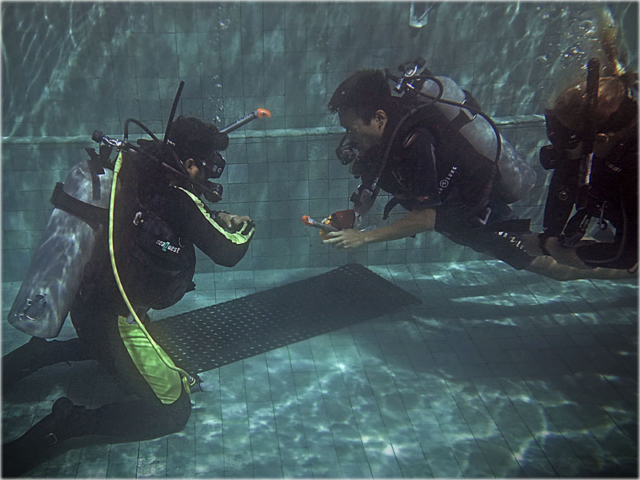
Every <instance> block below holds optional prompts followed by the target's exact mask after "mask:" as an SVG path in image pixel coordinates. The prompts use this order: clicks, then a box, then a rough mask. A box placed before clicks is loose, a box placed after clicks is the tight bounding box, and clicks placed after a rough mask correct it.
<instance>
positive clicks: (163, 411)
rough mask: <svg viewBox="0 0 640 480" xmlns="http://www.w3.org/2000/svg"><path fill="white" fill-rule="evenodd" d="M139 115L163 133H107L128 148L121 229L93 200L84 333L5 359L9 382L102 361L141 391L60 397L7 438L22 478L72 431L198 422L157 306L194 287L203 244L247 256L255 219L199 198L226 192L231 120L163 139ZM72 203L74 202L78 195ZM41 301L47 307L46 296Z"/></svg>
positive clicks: (133, 430) (174, 128) (139, 429)
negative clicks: (80, 399)
mask: <svg viewBox="0 0 640 480" xmlns="http://www.w3.org/2000/svg"><path fill="white" fill-rule="evenodd" d="M178 96H179V92H178ZM178 96H177V97H176V101H177V99H178ZM175 105H176V103H175V102H174V111H175ZM171 118H173V112H172V115H171ZM130 120H131V119H130ZM131 121H134V120H131ZM128 122H129V120H128V121H127V123H128ZM134 123H137V124H139V125H140V126H142V127H143V128H144V129H145V130H146V131H147V133H149V134H150V135H151V136H152V138H153V140H150V141H149V140H139V141H138V144H139V146H138V147H136V146H134V145H132V144H129V143H128V142H127V141H126V138H127V128H126V127H127V125H125V141H124V142H120V141H114V140H111V139H108V138H107V137H102V138H100V140H101V141H104V142H106V143H108V144H110V145H111V146H115V147H116V148H117V149H118V150H119V154H118V158H117V160H116V163H115V165H113V169H114V173H113V182H112V184H113V189H112V192H111V195H110V202H109V212H108V215H109V217H110V221H109V222H108V227H109V228H108V229H107V228H105V222H104V218H105V215H106V212H105V211H104V209H99V208H98V209H97V210H96V209H95V208H94V209H91V208H89V209H88V210H89V211H91V212H94V213H96V212H97V213H96V214H95V215H94V217H95V218H94V220H95V219H96V218H97V219H99V221H98V223H96V224H93V226H94V227H96V228H97V231H99V232H103V233H101V234H100V235H98V237H97V240H96V242H95V247H94V248H93V251H92V254H91V256H90V260H89V262H88V263H87V264H86V265H85V267H84V268H83V274H82V278H81V280H80V282H79V289H78V291H77V294H75V296H74V298H73V302H72V305H71V307H70V314H71V321H72V323H73V326H74V328H75V330H76V332H77V334H78V338H74V339H72V340H68V341H56V340H54V341H47V340H45V339H44V338H41V337H44V336H46V335H41V336H36V335H35V334H34V337H33V338H32V339H31V341H29V342H28V343H27V344H26V345H24V346H22V347H20V348H18V349H17V350H14V351H13V352H10V353H9V354H7V355H6V356H5V357H4V358H3V387H4V389H5V391H7V389H10V388H11V387H12V385H13V384H14V383H15V382H16V381H18V380H20V379H21V378H23V377H25V376H27V375H29V374H31V373H33V372H35V371H36V370H38V369H40V368H42V367H44V366H47V365H53V364H56V363H59V362H63V361H76V360H97V361H99V362H100V363H102V364H103V365H104V366H105V367H106V368H107V370H108V371H109V372H110V373H111V374H112V375H113V376H114V377H115V378H116V380H117V381H118V382H119V383H120V385H122V386H123V387H124V388H125V390H126V391H127V392H128V393H131V394H132V395H133V400H131V401H127V402H124V403H111V404H107V405H103V406H101V407H99V408H95V409H92V408H85V407H83V406H78V405H74V403H73V402H72V400H70V399H69V398H66V397H62V398H59V399H58V400H57V401H56V402H55V403H54V405H53V408H52V412H51V414H50V415H48V416H46V417H45V418H43V419H42V420H41V421H39V422H38V423H36V424H35V425H34V426H33V427H32V428H31V429H29V430H28V431H27V432H26V433H25V434H24V435H22V436H21V437H20V438H18V439H16V440H14V441H12V442H10V443H8V444H5V445H3V476H17V475H20V474H21V473H23V472H25V471H27V470H28V469H30V468H32V467H33V466H35V465H36V464H37V463H39V462H40V461H41V459H42V454H43V453H44V452H46V451H47V450H48V449H49V448H50V447H52V446H53V445H56V444H59V443H60V442H63V441H65V440H67V439H69V438H72V437H81V436H86V435H106V436H111V437H116V438H117V439H119V440H120V441H137V440H142V439H149V438H156V437H160V436H164V435H167V434H170V433H173V432H178V431H180V430H182V429H183V428H184V426H185V424H186V422H187V420H188V419H189V416H190V411H191V403H190V400H189V391H190V386H191V387H192V386H194V384H195V383H196V381H195V380H196V379H194V378H193V377H192V376H191V375H189V374H188V373H187V372H185V371H184V370H182V369H180V368H179V367H178V366H176V365H175V364H174V363H173V361H172V360H171V358H170V357H169V356H168V355H167V354H166V353H165V352H164V351H163V350H162V348H161V346H159V345H158V344H157V343H156V342H155V341H154V340H153V338H152V337H151V336H150V335H149V334H148V332H147V331H146V329H145V327H144V325H145V324H147V323H148V321H149V318H148V316H147V315H146V312H147V311H148V310H149V309H150V308H155V309H159V308H166V307H169V306H171V305H174V304H175V303H177V302H178V301H179V300H180V299H181V298H182V296H183V295H184V294H185V293H186V292H187V291H189V290H193V288H194V284H193V282H192V279H193V275H194V272H195V249H194V246H196V247H198V248H199V249H200V250H202V251H203V252H204V253H205V254H206V255H207V256H209V257H210V258H211V259H212V260H213V261H214V262H216V263H217V264H219V265H224V266H229V267H231V266H234V265H235V264H237V263H238V262H239V261H240V260H241V259H242V258H243V257H244V255H245V253H246V252H247V250H248V247H249V243H250V240H251V238H252V236H253V234H254V232H255V227H254V225H253V222H252V221H251V219H250V218H249V217H247V216H236V215H230V214H228V213H226V212H216V211H212V210H210V209H209V208H208V207H207V206H206V205H205V203H204V202H203V201H201V200H200V198H199V197H200V195H203V194H204V195H205V198H207V199H208V200H210V201H211V200H216V199H217V200H219V199H220V192H221V189H218V190H216V189H215V188H214V189H212V188H210V187H208V186H207V182H208V180H210V179H211V178H217V177H219V176H220V173H221V172H222V169H223V168H224V160H223V159H222V156H221V155H220V153H219V152H220V151H221V150H224V149H226V147H227V145H228V136H227V135H226V131H228V129H226V131H219V130H218V129H217V128H216V127H215V126H214V125H210V124H205V123H203V122H202V121H200V120H197V119H195V118H185V117H179V118H177V119H176V120H175V121H172V120H170V121H169V123H168V127H167V132H166V133H165V138H164V140H158V139H157V138H156V137H155V136H154V135H153V134H152V133H151V132H150V131H149V130H148V129H146V127H144V126H143V125H142V124H140V123H139V122H137V121H134ZM107 150H108V149H107ZM101 154H104V155H101V156H100V157H101V158H102V160H105V157H108V153H105V149H101ZM93 157H94V158H93V159H92V160H94V161H95V160H96V157H97V156H96V155H94V156H93ZM103 164H104V165H103V166H104V167H105V169H108V168H110V167H111V165H109V164H108V162H103ZM214 186H215V185H214ZM63 198H65V197H64V195H63ZM61 203H63V204H65V205H66V206H69V205H72V206H71V207H70V208H69V209H70V210H73V204H74V201H73V200H69V199H68V198H67V201H66V203H65V202H64V201H63V202H61ZM75 203H76V204H77V202H75ZM96 208H97V207H96ZM86 211H87V209H85V212H86ZM73 214H74V215H76V216H82V215H83V212H82V211H81V210H78V211H75V212H73ZM87 217H91V215H87ZM88 221H89V220H88ZM100 222H102V224H100V225H98V224H99V223H100ZM107 230H108V234H107ZM38 301H39V302H40V305H41V306H46V301H45V300H43V299H38ZM40 310H42V308H37V309H35V312H36V313H38V311H40ZM65 315H66V314H65ZM23 319H24V320H25V322H26V323H25V325H26V327H25V328H35V327H33V324H34V319H37V318H36V315H35V314H33V315H31V316H29V315H28V314H25V315H23ZM62 321H64V317H63V318H62V319H61V320H60V322H62ZM16 322H17V320H16ZM56 328H57V330H58V331H59V326H57V327H55V328H54V329H53V330H54V331H55V329H56ZM45 330H46V329H45ZM56 335H57V333H56Z"/></svg>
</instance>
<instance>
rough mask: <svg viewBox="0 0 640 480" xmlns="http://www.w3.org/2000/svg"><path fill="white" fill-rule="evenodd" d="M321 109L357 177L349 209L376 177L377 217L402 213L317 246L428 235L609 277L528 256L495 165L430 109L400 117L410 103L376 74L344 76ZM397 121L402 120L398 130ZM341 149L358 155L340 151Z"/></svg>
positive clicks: (581, 274) (554, 272) (518, 264)
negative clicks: (379, 193)
mask: <svg viewBox="0 0 640 480" xmlns="http://www.w3.org/2000/svg"><path fill="white" fill-rule="evenodd" d="M470 100H471V101H473V99H472V98H471V99H470ZM411 101H412V99H410V100H409V102H411ZM432 105H433V104H432ZM328 106H329V110H330V111H332V112H334V113H337V114H338V115H339V117H340V124H341V125H342V126H343V127H344V128H345V129H346V136H345V139H344V140H343V142H342V144H341V147H339V149H338V151H339V152H340V154H344V157H345V158H344V159H343V158H341V161H342V162H343V163H345V164H347V163H349V162H351V165H350V168H351V171H352V172H353V173H354V175H356V176H359V177H361V178H362V180H363V182H362V185H361V189H360V191H359V194H360V196H359V198H357V199H356V200H355V201H356V207H355V208H357V205H358V202H361V203H363V204H364V203H365V202H363V201H362V198H363V194H365V193H367V190H368V189H369V186H370V185H372V183H375V182H374V181H373V180H374V179H376V178H378V185H377V186H378V187H380V188H381V189H382V190H384V191H386V192H388V193H391V194H392V195H393V197H394V198H393V199H392V200H391V202H390V203H389V204H388V205H387V208H385V216H386V214H388V211H389V210H390V208H393V206H394V205H397V204H400V205H401V206H402V207H404V208H405V209H406V210H408V213H407V214H406V215H405V216H404V217H402V218H400V219H399V220H398V221H396V222H394V223H392V224H390V225H387V226H385V227H381V228H378V229H375V230H369V231H360V230H357V229H354V228H345V229H343V230H340V231H337V232H329V233H325V234H324V236H323V243H326V244H329V245H332V246H334V247H336V248H341V249H351V248H357V247H360V246H362V245H366V244H368V243H376V242H385V241H390V240H397V239H400V238H406V237H409V236H414V235H416V234H418V233H421V232H425V231H430V230H436V231H438V232H439V233H441V234H443V235H445V236H446V237H447V238H449V239H451V240H452V241H454V242H456V243H459V244H461V245H465V246H469V247H471V248H473V249H474V250H476V251H478V252H482V253H485V254H488V255H490V256H492V257H494V258H497V259H499V260H502V261H504V262H506V263H508V264H509V265H511V266H513V267H514V268H516V269H526V270H530V271H532V272H535V273H539V274H541V275H545V276H549V277H552V278H555V279H558V280H568V279H574V278H585V277H589V278H612V277H615V276H616V275H617V272H616V271H612V270H610V269H593V270H588V271H586V270H582V269H578V268H574V267H570V266H566V265H560V264H559V263H558V262H556V261H555V260H554V259H553V258H551V257H543V256H539V257H536V256H535V255H533V254H531V252H529V251H528V250H527V247H526V245H527V243H526V239H527V237H533V235H532V234H531V231H530V230H529V227H528V222H526V224H525V223H524V222H523V221H522V220H520V219H518V218H517V216H516V215H515V214H514V213H513V212H512V211H511V209H510V207H509V205H508V203H507V201H505V199H504V198H503V197H502V195H501V194H500V189H499V188H498V181H499V179H500V173H499V172H497V171H496V168H495V165H492V163H491V162H490V161H488V160H487V159H486V158H485V157H482V156H481V155H479V154H478V153H477V152H475V151H474V149H473V148H469V144H467V143H466V142H465V141H464V139H461V138H460V135H459V134H458V133H457V131H456V130H455V128H454V129H452V128H451V123H454V122H446V121H445V122H443V121H442V119H441V116H440V115H439V114H438V112H437V110H436V108H435V107H428V108H421V109H420V112H419V113H415V114H413V115H411V116H409V117H406V113H405V112H409V111H411V110H412V109H415V104H412V103H408V102H407V101H405V97H400V98H398V97H393V96H392V95H391V90H390V88H389V84H388V82H387V79H386V78H385V74H384V73H383V72H382V71H379V70H367V71H359V72H357V73H355V74H354V75H352V76H351V77H349V78H347V79H346V80H345V81H343V82H342V83H341V84H340V85H339V86H338V88H337V89H336V91H335V92H334V94H333V96H332V98H331V100H330V102H329V105H328ZM414 111H415V110H414ZM400 119H406V120H405V123H404V124H402V126H401V127H400V128H399V129H398V124H399V121H400ZM343 145H346V147H347V148H346V149H345V150H348V149H352V150H354V149H355V150H357V152H358V154H357V155H356V154H352V153H345V152H344V151H343V150H342V149H343ZM387 152H388V155H387V156H386V155H385V154H386V153H387ZM340 154H339V155H340ZM385 156H386V157H387V159H388V160H387V163H386V164H384V161H385V160H384V159H385ZM380 169H382V172H380ZM363 187H365V188H364V189H363ZM374 198H375V197H374ZM330 219H331V218H330Z"/></svg>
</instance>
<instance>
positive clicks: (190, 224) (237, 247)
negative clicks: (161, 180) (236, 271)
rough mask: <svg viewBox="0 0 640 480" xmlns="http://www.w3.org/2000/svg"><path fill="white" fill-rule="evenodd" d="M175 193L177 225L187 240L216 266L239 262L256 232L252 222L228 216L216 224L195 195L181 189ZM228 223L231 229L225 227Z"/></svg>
mask: <svg viewBox="0 0 640 480" xmlns="http://www.w3.org/2000/svg"><path fill="white" fill-rule="evenodd" d="M176 190H177V191H178V192H180V193H179V195H180V204H181V213H182V215H181V219H180V222H181V224H182V230H183V231H184V232H185V235H186V236H187V238H189V240H191V241H192V242H193V243H194V245H195V246H196V247H198V248H199V249H200V250H202V251H203V252H204V253H205V254H206V255H207V256H208V257H209V258H211V259H212V260H213V261H214V262H215V263H217V264H218V265H223V266H225V267H233V266H234V265H235V264H237V263H238V262H239V261H240V260H242V258H243V257H244V255H245V253H247V250H248V248H249V243H250V241H251V238H252V237H253V233H254V232H255V227H254V225H253V222H252V221H251V219H250V218H249V217H246V216H242V217H240V216H235V215H228V214H227V215H223V216H222V217H223V218H222V219H223V220H224V221H223V222H219V221H217V220H216V218H214V216H212V215H211V214H210V212H209V211H208V209H207V208H206V207H205V205H204V203H202V201H201V200H200V199H199V198H198V197H197V196H195V195H194V194H192V193H191V192H188V191H187V190H183V189H181V188H179V189H176ZM222 219H220V220H222ZM228 222H231V225H232V227H231V228H230V229H228V228H226V227H228ZM236 225H237V229H236Z"/></svg>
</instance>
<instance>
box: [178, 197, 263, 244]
mask: <svg viewBox="0 0 640 480" xmlns="http://www.w3.org/2000/svg"><path fill="white" fill-rule="evenodd" d="M176 188H179V189H180V190H182V191H183V192H184V193H186V194H187V195H189V198H191V200H193V203H195V204H196V206H197V207H198V208H199V209H200V213H202V215H203V216H204V218H206V219H207V220H208V221H209V223H210V224H211V225H212V226H213V227H214V228H215V229H216V230H218V231H219V232H220V233H221V234H222V235H224V236H225V238H226V239H227V240H229V241H231V242H233V243H235V244H236V245H242V244H243V243H247V242H248V241H249V240H250V239H251V236H252V235H253V232H255V230H256V227H251V230H250V231H249V233H247V234H242V233H240V232H242V231H243V230H244V229H245V228H246V227H247V223H248V222H244V223H243V224H242V228H240V229H238V231H237V232H236V233H231V232H229V231H227V230H225V229H224V228H222V227H221V226H220V225H218V222H216V221H215V220H214V219H213V218H211V215H209V212H208V211H207V209H206V207H205V206H204V203H202V200H200V199H199V198H198V197H196V196H195V195H194V194H193V193H191V192H190V191H188V190H185V189H184V188H182V187H176Z"/></svg>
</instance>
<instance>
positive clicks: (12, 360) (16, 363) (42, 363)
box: [2, 337, 88, 389]
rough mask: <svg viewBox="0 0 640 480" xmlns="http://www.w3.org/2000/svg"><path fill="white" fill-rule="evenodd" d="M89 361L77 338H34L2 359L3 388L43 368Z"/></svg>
mask: <svg viewBox="0 0 640 480" xmlns="http://www.w3.org/2000/svg"><path fill="white" fill-rule="evenodd" d="M87 359H88V358H87V356H86V355H85V352H84V349H83V348H82V345H81V344H80V340H79V339H77V338H73V339H71V340H66V341H59V340H52V341H47V340H45V339H44V338H38V337H33V338H31V340H29V341H28V342H27V343H25V344H24V345H22V346H21V347H18V348H16V349H15V350H13V351H12V352H9V353H7V354H6V355H5V356H3V357H2V388H3V389H7V388H8V387H10V386H11V385H13V384H14V383H15V382H17V381H18V380H20V379H22V378H24V377H27V376H29V375H31V374H32V373H34V372H36V371H37V370H39V369H41V368H42V367H46V366H49V365H55V364H56V363H60V362H72V361H79V360H87Z"/></svg>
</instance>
